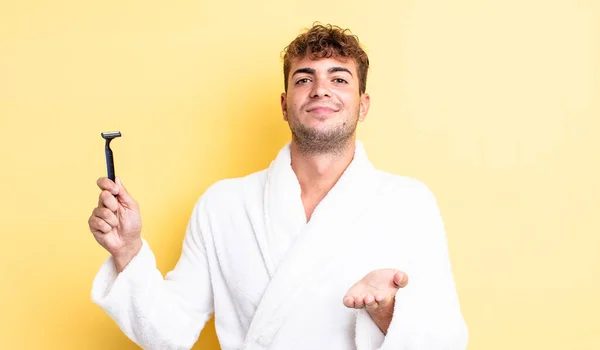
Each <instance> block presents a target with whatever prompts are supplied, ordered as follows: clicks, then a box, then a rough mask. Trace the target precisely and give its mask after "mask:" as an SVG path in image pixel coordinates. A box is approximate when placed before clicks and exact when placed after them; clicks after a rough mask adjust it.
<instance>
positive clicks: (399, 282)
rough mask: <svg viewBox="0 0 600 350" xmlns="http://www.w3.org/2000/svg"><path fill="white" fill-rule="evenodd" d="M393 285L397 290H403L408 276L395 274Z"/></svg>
mask: <svg viewBox="0 0 600 350" xmlns="http://www.w3.org/2000/svg"><path fill="white" fill-rule="evenodd" d="M394 284H395V285H396V287H398V288H404V287H406V285H407V284H408V276H407V275H406V274H405V273H403V272H400V271H398V272H396V273H395V274H394Z"/></svg>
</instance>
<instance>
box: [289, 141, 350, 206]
mask: <svg viewBox="0 0 600 350" xmlns="http://www.w3.org/2000/svg"><path fill="white" fill-rule="evenodd" d="M355 148H356V144H355V138H354V137H352V138H350V139H349V140H348V142H347V143H346V145H344V147H342V148H339V149H337V150H335V152H331V153H323V154H306V153H303V152H301V151H300V149H299V147H298V145H296V143H294V142H293V141H292V143H291V158H292V170H294V173H295V174H296V177H297V178H298V182H299V183H300V188H301V189H302V194H303V197H304V196H306V195H308V196H311V197H312V196H319V195H320V194H323V196H324V195H325V194H326V193H327V192H329V190H330V189H331V188H332V187H333V186H334V185H335V183H336V182H337V181H338V179H339V178H340V176H342V174H343V173H344V171H345V170H346V168H347V167H348V165H349V164H350V163H351V162H352V159H353V158H354V151H355Z"/></svg>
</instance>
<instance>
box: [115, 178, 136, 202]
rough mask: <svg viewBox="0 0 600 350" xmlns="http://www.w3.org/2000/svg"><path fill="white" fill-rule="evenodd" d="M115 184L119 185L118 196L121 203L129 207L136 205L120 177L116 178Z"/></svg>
mask: <svg viewBox="0 0 600 350" xmlns="http://www.w3.org/2000/svg"><path fill="white" fill-rule="evenodd" d="M115 183H116V184H117V189H118V190H119V193H118V194H117V197H118V199H119V201H120V202H122V203H124V204H126V205H127V206H133V205H135V204H136V202H135V200H134V199H133V197H131V195H130V194H129V192H127V189H126V188H125V186H123V183H122V182H121V178H120V177H118V176H117V177H116V179H115Z"/></svg>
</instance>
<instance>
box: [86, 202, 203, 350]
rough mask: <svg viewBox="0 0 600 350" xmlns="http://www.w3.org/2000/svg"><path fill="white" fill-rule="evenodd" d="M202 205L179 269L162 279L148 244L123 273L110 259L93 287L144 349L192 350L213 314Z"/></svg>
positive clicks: (99, 301) (194, 216)
mask: <svg viewBox="0 0 600 350" xmlns="http://www.w3.org/2000/svg"><path fill="white" fill-rule="evenodd" d="M203 208H204V200H203V199H202V198H201V199H199V201H198V202H197V203H196V206H195V207H194V210H193V213H192V216H191V219H190V220H189V223H188V226H187V229H186V235H185V238H184V241H183V248H182V254H181V257H180V259H179V261H178V262H177V265H176V266H175V268H174V269H173V271H170V272H169V273H167V274H166V276H165V278H163V276H162V274H161V272H160V271H159V270H158V269H157V268H156V261H155V257H154V254H153V253H152V250H151V249H150V247H149V245H148V242H147V241H146V240H143V245H142V248H141V250H140V252H139V253H138V254H137V255H136V256H135V257H134V258H133V260H131V262H130V263H129V264H128V265H127V266H126V268H125V269H124V270H123V271H122V272H121V273H119V274H117V272H116V270H115V264H114V261H113V258H112V257H109V258H108V259H107V260H106V261H105V262H104V264H103V265H102V267H101V268H100V271H99V272H98V273H97V275H96V277H95V279H94V281H93V285H92V293H91V296H92V300H93V301H94V302H95V303H97V304H98V305H99V306H100V307H101V308H102V309H103V310H104V311H105V312H106V313H107V314H108V315H109V316H110V317H111V318H112V319H114V321H116V323H117V325H118V326H119V327H120V328H121V330H122V331H123V332H124V333H125V334H126V335H127V336H128V337H129V338H130V339H131V340H133V341H134V342H135V343H136V344H138V345H139V346H141V347H142V348H144V349H190V348H191V347H193V345H194V343H195V342H196V341H197V339H198V336H199V335H200V332H201V330H202V328H203V327H204V325H205V324H206V322H207V321H208V320H209V319H210V317H211V316H212V312H213V294H212V288H211V282H210V276H209V270H208V263H207V258H206V254H205V246H204V240H203V236H202V232H201V222H202V216H203V212H204V210H203Z"/></svg>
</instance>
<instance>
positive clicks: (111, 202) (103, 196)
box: [98, 191, 119, 212]
mask: <svg viewBox="0 0 600 350" xmlns="http://www.w3.org/2000/svg"><path fill="white" fill-rule="evenodd" d="M98 204H100V206H101V207H104V208H108V209H109V210H110V211H112V212H116V211H117V209H119V202H118V201H117V199H116V198H115V196H114V195H113V194H112V193H110V192H109V191H102V192H100V200H99V201H98Z"/></svg>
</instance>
